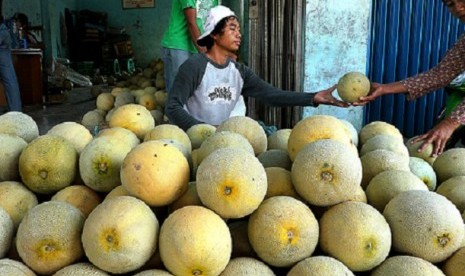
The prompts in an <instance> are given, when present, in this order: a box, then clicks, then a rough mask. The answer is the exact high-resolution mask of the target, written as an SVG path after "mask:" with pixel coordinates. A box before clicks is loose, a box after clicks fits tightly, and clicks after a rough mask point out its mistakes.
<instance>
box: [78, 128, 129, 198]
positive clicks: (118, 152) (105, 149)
mask: <svg viewBox="0 0 465 276" xmlns="http://www.w3.org/2000/svg"><path fill="white" fill-rule="evenodd" d="M129 151H131V146H130V145H127V144H124V143H122V142H121V140H117V139H114V138H112V137H110V136H102V137H97V138H95V139H93V140H92V141H91V142H90V143H89V144H88V145H87V146H86V147H85V148H84V150H83V151H82V152H81V154H80V156H79V172H80V175H81V178H82V180H83V181H84V184H86V186H88V187H90V188H91V189H92V190H94V191H97V192H110V191H111V190H112V189H113V188H115V187H116V186H118V185H121V181H120V170H121V165H122V164H123V160H124V158H125V157H126V155H127V154H128V153H129Z"/></svg>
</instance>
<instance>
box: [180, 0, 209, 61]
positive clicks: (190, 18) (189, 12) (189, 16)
mask: <svg viewBox="0 0 465 276" xmlns="http://www.w3.org/2000/svg"><path fill="white" fill-rule="evenodd" d="M183 12H184V17H185V18H186V21H187V29H188V30H189V36H190V38H191V40H192V43H194V45H195V47H196V48H197V51H199V52H205V51H206V50H207V49H206V48H205V47H201V46H199V45H198V44H197V38H199V36H200V30H199V27H198V26H197V21H196V19H197V11H196V9H195V8H185V9H184V10H183Z"/></svg>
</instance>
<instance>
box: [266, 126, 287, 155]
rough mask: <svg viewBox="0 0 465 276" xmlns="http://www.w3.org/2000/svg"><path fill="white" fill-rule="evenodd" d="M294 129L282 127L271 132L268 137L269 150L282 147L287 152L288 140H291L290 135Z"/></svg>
mask: <svg viewBox="0 0 465 276" xmlns="http://www.w3.org/2000/svg"><path fill="white" fill-rule="evenodd" d="M291 131H292V129H290V128H282V129H278V130H277V131H275V132H273V133H271V134H270V135H269V136H268V137H267V139H268V148H267V149H268V150H272V149H280V150H283V151H285V152H287V142H288V141H289V136H290V135H291Z"/></svg>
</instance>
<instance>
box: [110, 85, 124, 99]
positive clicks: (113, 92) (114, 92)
mask: <svg viewBox="0 0 465 276" xmlns="http://www.w3.org/2000/svg"><path fill="white" fill-rule="evenodd" d="M123 91H124V89H123V87H118V86H117V87H113V89H111V91H110V94H111V95H112V96H113V97H116V96H118V95H119V94H120V93H122V92H123Z"/></svg>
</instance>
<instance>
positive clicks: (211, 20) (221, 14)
mask: <svg viewBox="0 0 465 276" xmlns="http://www.w3.org/2000/svg"><path fill="white" fill-rule="evenodd" d="M230 16H236V15H235V14H234V12H233V11H232V10H231V9H229V8H228V7H225V6H221V5H219V6H216V7H213V8H211V9H210V11H209V12H208V16H207V20H206V21H205V25H204V26H203V30H204V31H203V34H202V35H201V36H200V37H199V38H198V39H197V44H199V45H200V46H205V45H203V41H202V39H204V38H205V37H207V36H209V35H210V34H211V32H213V30H214V29H215V27H216V25H217V24H218V22H220V21H221V20H222V19H223V18H227V17H230Z"/></svg>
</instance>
